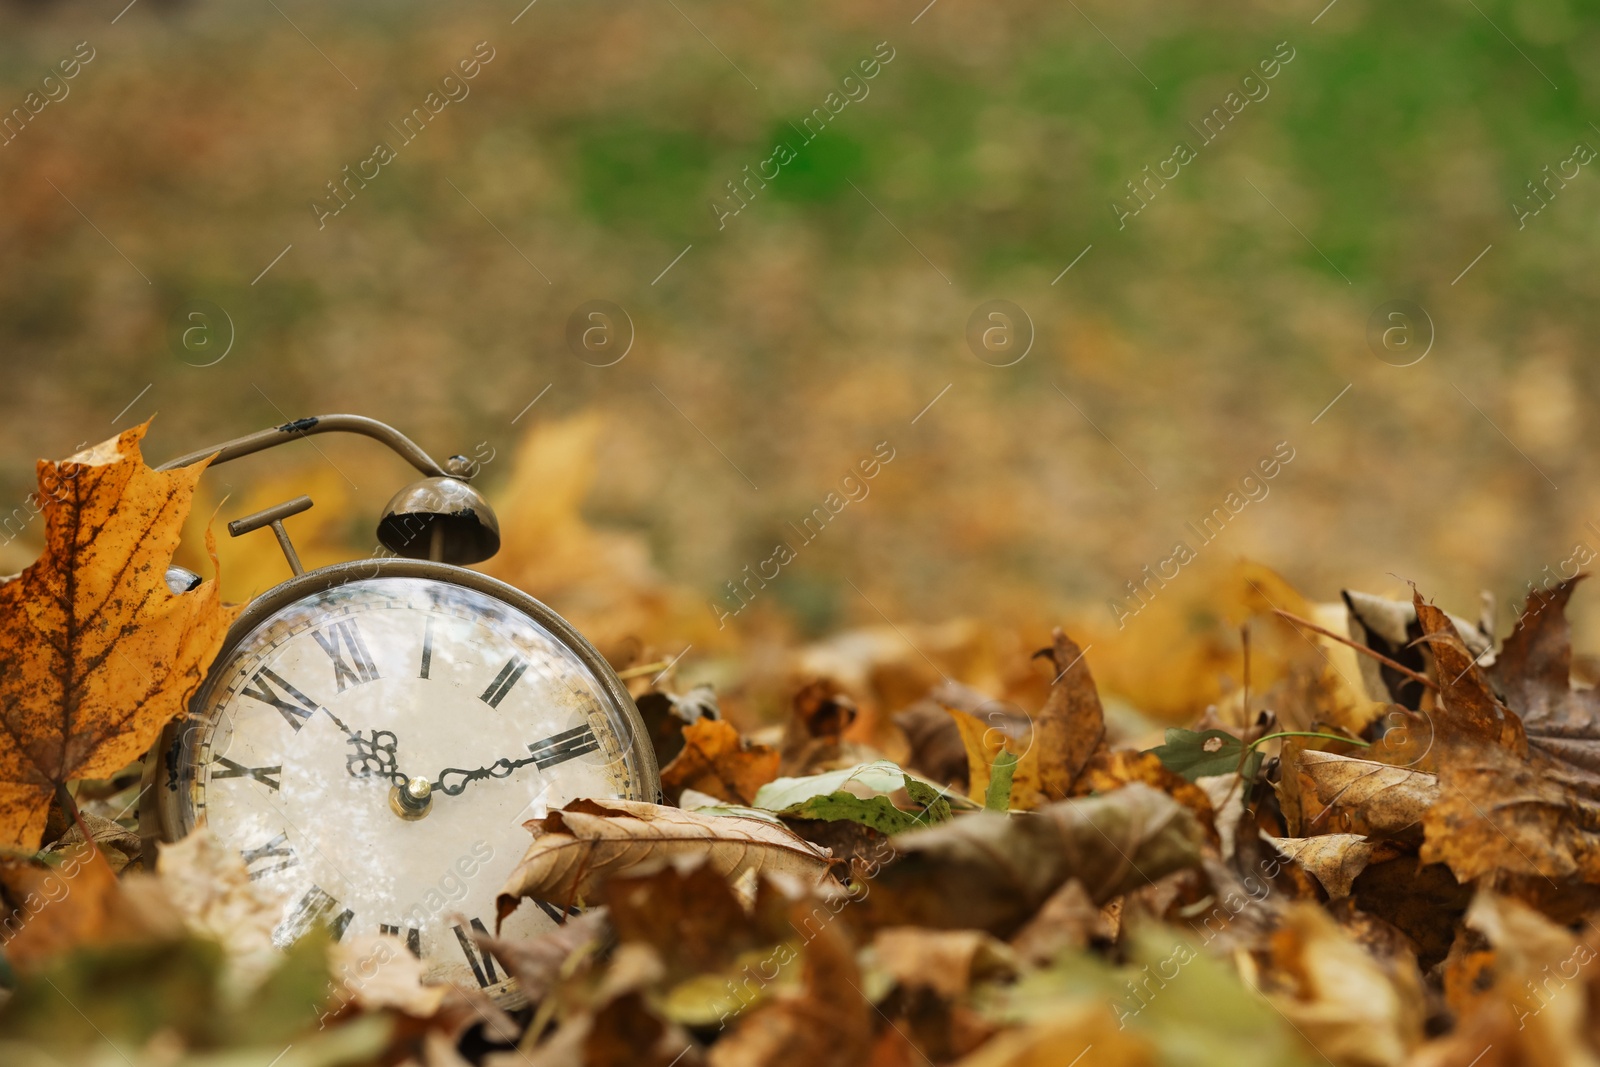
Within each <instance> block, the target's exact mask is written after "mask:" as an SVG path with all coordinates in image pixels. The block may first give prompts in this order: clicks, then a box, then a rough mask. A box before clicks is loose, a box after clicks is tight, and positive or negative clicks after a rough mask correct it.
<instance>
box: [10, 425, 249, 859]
mask: <svg viewBox="0 0 1600 1067" xmlns="http://www.w3.org/2000/svg"><path fill="white" fill-rule="evenodd" d="M147 427H148V424H145V425H143V426H135V427H133V428H132V429H130V430H126V431H124V432H123V433H122V434H121V435H120V436H118V437H115V438H113V439H111V440H109V441H106V442H103V443H102V444H99V445H96V446H95V447H94V448H92V449H89V450H87V451H85V452H80V453H78V454H77V455H75V456H73V457H71V458H70V459H66V460H63V461H62V462H60V463H52V462H49V461H47V460H41V461H40V462H39V466H38V471H39V484H40V488H41V492H40V497H41V498H42V499H43V510H44V520H45V550H44V554H43V555H41V556H40V558H39V560H38V561H37V562H36V563H34V564H33V565H32V566H30V567H28V569H27V570H25V571H23V572H22V574H21V575H19V576H18V577H16V578H14V579H12V580H11V581H9V582H7V583H6V584H5V585H3V586H0V730H3V731H4V732H5V734H6V735H7V743H6V744H5V745H3V746H0V841H3V842H4V843H6V844H11V845H15V846H19V847H22V848H37V847H38V845H39V841H40V836H41V834H42V832H43V830H44V824H45V817H46V815H47V813H48V811H49V807H50V802H51V799H52V798H53V796H54V794H55V791H56V787H57V786H59V785H61V784H63V783H65V782H67V781H68V780H70V779H74V778H90V777H97V776H107V775H110V774H111V773H112V772H114V771H117V770H119V769H121V768H122V767H124V766H126V765H127V764H128V763H130V762H131V761H133V760H135V759H138V758H139V757H140V756H141V755H142V754H143V753H144V752H145V751H146V750H147V749H148V748H149V747H150V746H151V745H152V744H153V743H154V742H155V740H156V737H157V736H158V735H159V734H160V732H161V728H162V727H163V726H164V725H165V724H166V722H167V721H168V720H170V719H172V718H174V717H175V716H177V715H180V714H182V712H183V710H184V707H185V705H186V704H187V703H188V700H189V697H190V696H192V695H193V694H194V691H195V690H196V689H197V688H198V687H199V685H200V681H201V678H202V677H203V676H204V674H205V670H206V668H207V667H208V666H209V665H210V663H211V660H212V659H213V658H214V657H215V656H216V654H217V650H218V649H219V648H220V647H221V645H222V639H223V637H224V635H225V634H226V633H227V630H228V625H229V624H230V623H231V622H232V621H233V617H234V615H235V614H236V611H235V610H233V609H228V608H224V607H223V606H222V602H221V600H220V599H219V597H218V593H217V583H216V580H215V579H212V580H209V581H206V582H204V583H202V584H201V585H200V587H199V588H198V589H195V590H193V591H192V592H188V593H182V594H175V593H173V592H172V591H171V590H170V589H169V588H168V587H167V582H166V571H167V567H168V565H169V564H170V563H171V562H172V555H173V553H174V552H175V551H176V550H177V547H178V539H179V534H180V532H181V530H182V528H183V521H184V518H185V517H186V516H187V515H188V513H189V504H190V501H191V499H192V498H193V496H194V489H195V483H196V482H197V481H198V480H199V478H200V473H201V471H202V470H204V468H205V464H203V463H197V464H195V465H194V466H192V467H185V468H183V469H181V470H175V471H167V472H158V471H154V470H152V469H150V468H149V467H147V466H145V463H144V459H143V458H142V456H141V455H140V452H139V441H140V439H141V438H143V437H144V434H145V430H146V429H147ZM207 545H208V548H211V549H212V550H213V556H212V558H213V561H214V560H215V552H214V546H213V545H212V543H211V541H210V538H209V535H208V538H207Z"/></svg>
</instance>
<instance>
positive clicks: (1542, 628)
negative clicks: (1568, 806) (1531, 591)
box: [1491, 574, 1600, 800]
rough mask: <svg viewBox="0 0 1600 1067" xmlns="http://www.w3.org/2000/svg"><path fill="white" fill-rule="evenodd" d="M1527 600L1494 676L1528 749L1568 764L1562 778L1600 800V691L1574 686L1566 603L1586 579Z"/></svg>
mask: <svg viewBox="0 0 1600 1067" xmlns="http://www.w3.org/2000/svg"><path fill="white" fill-rule="evenodd" d="M1583 577H1584V576H1583V575H1581V574H1580V575H1579V576H1578V577H1577V578H1573V579H1570V580H1568V581H1564V582H1561V583H1560V584H1559V585H1558V586H1557V587H1556V588H1555V589H1554V590H1552V591H1551V592H1550V593H1549V594H1548V595H1534V596H1530V597H1529V598H1528V602H1527V604H1526V605H1525V606H1524V607H1523V611H1522V614H1521V615H1520V616H1519V618H1518V622H1517V628H1516V629H1515V630H1513V631H1512V632H1511V635H1510V636H1509V637H1507V638H1506V641H1505V644H1504V646H1502V647H1501V649H1500V653H1499V656H1498V657H1497V658H1496V659H1495V664H1494V669H1493V671H1492V672H1491V676H1492V678H1493V680H1494V683H1495V685H1496V687H1497V688H1498V689H1499V690H1500V692H1501V694H1502V695H1503V696H1504V697H1505V699H1506V703H1507V704H1509V705H1510V706H1511V708H1512V710H1513V711H1515V712H1516V713H1517V717H1518V718H1520V719H1521V720H1522V725H1523V729H1524V730H1525V731H1526V732H1527V735H1528V748H1529V749H1530V750H1531V751H1532V752H1534V753H1537V754H1541V755H1543V756H1545V757H1547V758H1548V759H1549V760H1550V761H1552V762H1554V763H1558V764H1561V765H1563V766H1562V769H1561V776H1562V778H1563V779H1564V780H1565V781H1566V782H1567V783H1568V784H1569V785H1570V786H1571V787H1572V789H1573V790H1574V791H1575V792H1577V793H1578V794H1580V795H1582V796H1583V797H1585V798H1587V799H1590V800H1595V799H1600V690H1595V689H1574V688H1573V687H1572V627H1571V625H1570V624H1569V623H1568V622H1567V616H1566V606H1567V600H1568V598H1569V597H1570V596H1571V595H1572V590H1573V589H1574V587H1576V586H1577V584H1578V582H1579V581H1580V580H1581V579H1582V578H1583Z"/></svg>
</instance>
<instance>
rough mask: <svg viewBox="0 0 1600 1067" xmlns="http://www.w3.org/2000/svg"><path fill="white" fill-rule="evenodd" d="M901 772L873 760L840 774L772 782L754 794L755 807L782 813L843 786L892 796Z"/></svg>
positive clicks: (903, 772) (780, 779) (831, 772)
mask: <svg viewBox="0 0 1600 1067" xmlns="http://www.w3.org/2000/svg"><path fill="white" fill-rule="evenodd" d="M904 778H905V771H903V770H901V769H900V767H899V765H898V764H896V763H893V762H891V761H890V760H886V759H880V760H873V761H872V762H871V763H861V764H857V765H856V766H854V767H846V768H845V769H844V770H840V771H828V772H826V773H824V774H812V775H808V776H806V777H804V778H775V779H773V780H772V781H770V782H768V783H767V784H766V785H764V786H762V787H761V788H760V789H758V790H756V795H755V799H754V800H753V801H752V803H753V804H754V806H755V807H758V808H766V809H768V810H770V811H782V810H783V809H785V808H788V807H790V806H792V805H795V804H800V803H803V802H805V801H807V800H809V799H811V798H812V797H820V796H827V795H828V794H830V793H837V792H839V791H840V790H842V789H844V788H845V786H846V785H855V786H858V787H859V788H860V789H861V790H864V791H865V792H868V793H893V792H894V791H895V790H896V789H899V788H900V787H901V784H902V782H903V780H904Z"/></svg>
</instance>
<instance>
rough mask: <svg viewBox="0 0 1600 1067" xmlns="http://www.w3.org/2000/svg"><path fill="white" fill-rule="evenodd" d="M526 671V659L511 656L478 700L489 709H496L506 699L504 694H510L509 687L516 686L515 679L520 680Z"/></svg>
mask: <svg viewBox="0 0 1600 1067" xmlns="http://www.w3.org/2000/svg"><path fill="white" fill-rule="evenodd" d="M527 669H528V661H527V660H526V659H524V658H523V657H521V656H512V657H511V658H510V659H509V660H507V661H506V665H505V666H504V667H501V668H500V673H499V674H497V675H495V676H494V681H492V682H490V683H489V688H487V689H485V690H484V691H483V693H482V695H480V696H479V697H478V699H479V700H481V701H483V702H484V703H485V704H487V705H489V706H490V707H491V708H498V707H499V706H500V701H502V700H504V699H505V698H506V694H507V693H509V692H511V687H512V686H514V685H516V684H517V679H518V678H521V677H522V672H523V671H525V670H527Z"/></svg>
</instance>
